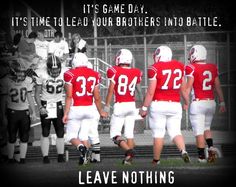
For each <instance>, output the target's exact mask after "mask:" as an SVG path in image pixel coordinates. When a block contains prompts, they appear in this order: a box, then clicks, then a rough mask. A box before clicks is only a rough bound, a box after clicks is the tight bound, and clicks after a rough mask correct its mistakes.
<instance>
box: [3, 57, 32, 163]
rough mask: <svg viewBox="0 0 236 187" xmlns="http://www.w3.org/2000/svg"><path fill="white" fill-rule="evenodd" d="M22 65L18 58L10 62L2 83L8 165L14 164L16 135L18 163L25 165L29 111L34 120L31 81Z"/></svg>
mask: <svg viewBox="0 0 236 187" xmlns="http://www.w3.org/2000/svg"><path fill="white" fill-rule="evenodd" d="M22 64H23V62H22V59H20V58H18V59H16V60H12V62H10V71H11V74H10V75H9V76H7V77H5V79H4V80H3V82H2V84H3V89H4V91H2V92H3V93H5V94H6V100H7V105H6V107H7V109H6V111H7V122H8V127H7V128H8V135H9V137H8V159H9V163H14V162H15V160H14V158H13V156H14V149H15V142H16V140H17V135H19V138H20V163H25V158H26V153H27V147H28V140H29V131H30V111H31V113H32V114H31V118H32V120H35V119H36V113H35V107H34V100H33V97H32V95H31V93H32V89H33V86H34V85H33V80H32V79H31V78H29V77H26V74H25V69H24V68H23V65H22ZM29 109H30V110H29Z"/></svg>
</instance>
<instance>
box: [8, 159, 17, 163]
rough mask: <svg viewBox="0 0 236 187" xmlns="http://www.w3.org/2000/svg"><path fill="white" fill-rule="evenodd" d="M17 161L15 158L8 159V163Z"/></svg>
mask: <svg viewBox="0 0 236 187" xmlns="http://www.w3.org/2000/svg"><path fill="white" fill-rule="evenodd" d="M16 162H17V161H16V160H15V159H14V158H10V159H8V161H7V163H8V164H15V163H16Z"/></svg>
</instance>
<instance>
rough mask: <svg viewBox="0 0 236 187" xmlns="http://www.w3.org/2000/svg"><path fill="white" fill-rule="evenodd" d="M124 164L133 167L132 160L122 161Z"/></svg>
mask: <svg viewBox="0 0 236 187" xmlns="http://www.w3.org/2000/svg"><path fill="white" fill-rule="evenodd" d="M122 164H123V165H132V160H126V159H124V160H123V161H122Z"/></svg>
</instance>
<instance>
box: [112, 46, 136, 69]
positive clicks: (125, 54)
mask: <svg viewBox="0 0 236 187" xmlns="http://www.w3.org/2000/svg"><path fill="white" fill-rule="evenodd" d="M132 61H133V55H132V53H131V51H130V50H128V49H121V50H119V51H118V52H117V53H116V57H115V62H116V65H117V66H118V65H119V64H128V65H130V64H131V63H132Z"/></svg>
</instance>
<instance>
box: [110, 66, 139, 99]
mask: <svg viewBox="0 0 236 187" xmlns="http://www.w3.org/2000/svg"><path fill="white" fill-rule="evenodd" d="M107 77H108V78H109V79H110V80H111V81H112V82H113V83H114V84H115V87H114V92H115V102H133V101H135V87H136V85H137V84H138V83H140V82H141V77H142V72H141V71H140V70H139V69H137V68H131V67H126V66H125V67H121V66H113V67H111V68H110V69H108V71H107Z"/></svg>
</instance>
